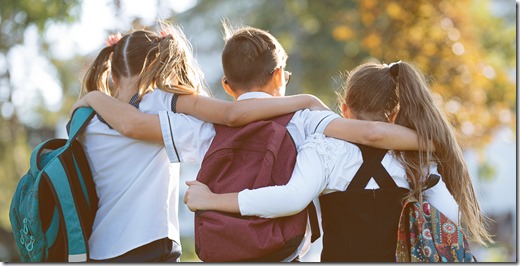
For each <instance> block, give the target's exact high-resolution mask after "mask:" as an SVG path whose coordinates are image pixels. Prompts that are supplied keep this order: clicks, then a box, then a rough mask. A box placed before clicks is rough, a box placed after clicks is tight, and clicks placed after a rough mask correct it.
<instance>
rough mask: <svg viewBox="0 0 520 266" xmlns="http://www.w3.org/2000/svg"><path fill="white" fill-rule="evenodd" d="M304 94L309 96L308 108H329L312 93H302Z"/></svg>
mask: <svg viewBox="0 0 520 266" xmlns="http://www.w3.org/2000/svg"><path fill="white" fill-rule="evenodd" d="M304 96H306V97H309V100H310V102H311V103H310V105H309V109H310V110H329V111H330V109H329V107H328V106H327V105H326V104H324V103H323V102H322V101H321V100H320V98H318V97H316V96H314V95H312V94H304Z"/></svg>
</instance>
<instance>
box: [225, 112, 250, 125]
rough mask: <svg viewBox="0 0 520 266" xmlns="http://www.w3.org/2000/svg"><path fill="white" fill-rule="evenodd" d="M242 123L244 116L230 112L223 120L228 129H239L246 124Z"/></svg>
mask: <svg viewBox="0 0 520 266" xmlns="http://www.w3.org/2000/svg"><path fill="white" fill-rule="evenodd" d="M244 121H245V119H244V115H238V114H236V113H233V112H231V113H230V114H228V115H227V116H226V118H225V125H226V126H228V127H239V126H243V125H245V124H246V123H245V122H244Z"/></svg>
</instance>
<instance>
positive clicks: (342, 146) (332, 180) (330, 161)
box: [238, 134, 459, 222]
mask: <svg viewBox="0 0 520 266" xmlns="http://www.w3.org/2000/svg"><path fill="white" fill-rule="evenodd" d="M392 154H393V153H392V152H391V151H389V152H388V153H387V154H386V155H385V157H384V158H383V160H382V162H381V164H382V165H383V167H384V168H385V169H386V170H387V171H388V173H389V174H390V176H391V177H392V178H393V180H394V181H395V183H396V184H397V186H398V187H403V188H408V189H409V188H410V186H409V184H408V182H407V181H406V179H405V177H406V174H405V170H404V168H403V166H402V165H401V163H399V161H397V160H396V159H395V157H394V156H393V155H392ZM362 163H363V157H362V155H361V151H360V150H359V148H358V147H357V146H356V145H354V144H351V143H349V142H346V141H343V140H338V139H333V138H328V137H326V136H325V135H323V134H314V135H312V136H311V137H309V138H308V139H307V140H306V141H305V143H304V144H303V145H302V146H300V149H299V151H298V157H297V159H296V166H295V167H294V172H293V174H292V177H291V180H290V181H289V183H287V184H286V185H285V186H272V187H265V188H259V189H253V190H247V189H246V190H243V191H241V192H240V193H239V194H238V204H239V208H240V214H242V215H253V216H260V217H264V218H274V217H280V216H287V215H292V214H295V213H298V212H299V211H301V210H302V209H303V208H305V207H306V206H307V205H308V204H309V202H310V201H312V200H313V199H314V198H316V197H318V196H320V195H324V194H328V193H332V192H336V191H345V190H346V189H347V187H348V185H349V184H350V181H352V178H353V177H354V175H355V174H356V173H357V171H358V170H359V167H360V166H361V164H362ZM430 173H431V174H439V173H438V171H437V166H436V165H432V166H431V167H430ZM439 176H440V175H439ZM377 188H379V187H378V185H377V183H376V182H375V181H374V179H371V180H370V181H369V182H368V184H367V186H366V189H377ZM424 197H425V199H427V200H428V201H429V202H430V204H432V205H433V206H434V207H435V208H437V209H438V210H439V211H440V212H442V213H443V214H444V215H446V216H447V217H448V218H450V219H451V220H452V221H454V222H458V221H459V219H458V218H459V208H458V204H457V202H456V201H455V199H454V198H453V196H452V195H451V194H450V192H449V191H448V188H447V187H446V184H445V183H444V182H443V181H442V177H441V180H439V183H437V185H435V186H434V187H432V188H430V189H428V190H426V191H425V192H424Z"/></svg>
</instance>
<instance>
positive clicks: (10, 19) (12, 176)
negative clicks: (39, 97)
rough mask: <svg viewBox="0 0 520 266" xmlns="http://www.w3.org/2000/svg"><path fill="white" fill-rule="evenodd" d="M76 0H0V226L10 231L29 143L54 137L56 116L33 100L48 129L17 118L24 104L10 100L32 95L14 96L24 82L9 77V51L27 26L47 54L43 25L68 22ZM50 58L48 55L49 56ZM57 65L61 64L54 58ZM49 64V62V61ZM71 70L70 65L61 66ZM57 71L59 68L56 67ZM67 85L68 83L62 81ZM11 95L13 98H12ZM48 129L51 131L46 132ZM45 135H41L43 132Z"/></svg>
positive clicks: (21, 40) (16, 45) (23, 36)
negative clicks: (34, 32)
mask: <svg viewBox="0 0 520 266" xmlns="http://www.w3.org/2000/svg"><path fill="white" fill-rule="evenodd" d="M78 4H79V0H71V1H57V0H42V1H32V0H6V1H1V2H0V110H1V112H0V114H1V115H0V172H1V173H2V177H1V178H0V226H1V227H3V228H6V229H8V230H10V223H9V217H8V214H9V206H10V203H11V198H12V195H13V193H14V190H15V188H16V185H17V183H18V180H19V178H20V177H21V176H22V175H23V174H25V171H27V169H28V165H29V164H28V162H29V156H30V152H31V149H32V148H33V147H34V146H33V145H31V144H30V138H33V140H32V142H35V143H37V142H39V141H40V140H41V139H45V138H49V137H53V136H54V132H53V131H54V130H53V129H54V124H55V123H56V118H57V115H56V114H53V113H51V112H49V111H47V110H46V109H45V108H44V107H43V106H42V101H36V102H35V105H34V106H31V107H30V108H34V110H38V112H36V111H35V113H39V114H41V115H40V116H39V117H37V120H43V121H39V123H38V124H40V125H48V127H47V128H50V130H43V131H36V130H34V129H32V128H31V127H28V126H27V125H24V124H23V123H21V121H20V116H19V114H18V111H19V108H22V107H23V108H28V107H27V106H22V107H20V106H16V105H15V104H14V103H13V100H14V99H13V98H15V97H22V98H24V97H32V95H31V96H29V95H20V93H18V96H14V95H15V94H16V91H17V90H19V89H20V88H21V87H23V86H24V84H20V83H17V82H14V81H13V79H12V73H13V66H14V65H15V63H14V62H12V61H10V60H12V58H13V55H12V51H14V50H15V49H19V48H20V47H21V46H22V45H23V44H24V43H25V41H26V38H27V35H26V34H27V29H28V28H30V27H32V28H36V31H37V32H38V36H37V40H36V41H37V44H38V48H39V49H41V53H42V54H44V55H45V56H47V57H50V55H49V54H48V53H47V49H46V48H47V47H48V45H47V44H46V43H45V40H44V38H42V35H43V33H44V32H45V30H46V28H47V27H48V26H49V24H50V23H52V22H66V23H71V22H72V21H74V20H75V19H76V18H77V17H78V14H79V12H78V11H79V8H78V7H79V5H78ZM49 59H51V58H49ZM54 63H56V67H60V66H59V65H58V64H57V63H58V61H54ZM51 67H52V64H51ZM62 68H63V69H64V70H65V69H66V71H62V72H63V73H65V72H67V71H68V73H72V72H71V70H73V68H72V69H71V68H70V67H69V68H67V67H62ZM58 71H59V70H58ZM58 76H59V78H62V81H67V80H69V81H70V80H71V77H70V75H68V77H67V75H58ZM61 85H63V86H68V85H69V84H67V83H64V84H61ZM13 96H14V97H13ZM49 131H50V132H49ZM42 134H44V135H42Z"/></svg>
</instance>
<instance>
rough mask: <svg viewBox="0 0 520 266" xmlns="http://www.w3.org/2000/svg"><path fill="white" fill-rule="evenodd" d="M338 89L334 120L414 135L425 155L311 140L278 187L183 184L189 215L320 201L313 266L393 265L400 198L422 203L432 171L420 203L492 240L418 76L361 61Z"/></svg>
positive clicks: (292, 208) (405, 67)
mask: <svg viewBox="0 0 520 266" xmlns="http://www.w3.org/2000/svg"><path fill="white" fill-rule="evenodd" d="M344 91H345V92H344V95H343V97H342V98H341V99H340V101H341V102H342V113H343V116H345V117H350V118H355V119H364V120H377V121H385V122H392V123H394V122H395V123H397V124H401V125H406V126H407V127H410V128H413V129H415V130H417V132H418V134H419V140H420V141H419V143H421V146H422V145H424V146H425V147H423V150H424V151H425V152H404V151H385V150H378V149H373V148H368V147H366V146H362V145H359V146H358V145H355V144H352V143H349V142H345V141H341V140H337V139H332V138H326V137H325V136H324V135H322V134H315V135H313V136H311V137H309V138H308V139H307V140H306V141H305V144H303V145H302V146H301V147H300V150H299V153H298V157H297V162H296V166H295V169H294V172H293V175H292V177H291V180H290V181H289V183H288V184H287V185H285V186H276V187H265V188H260V189H255V190H243V191H241V192H239V193H230V194H213V193H211V191H210V190H209V189H208V188H207V187H206V186H205V185H204V184H202V183H200V182H198V181H189V182H187V184H188V185H189V186H190V188H189V189H188V191H187V192H186V194H185V203H186V204H187V205H188V207H189V208H190V209H191V210H192V211H196V210H217V211H225V212H236V213H240V214H241V215H257V216H261V217H266V218H274V217H280V216H287V215H292V214H294V213H298V212H299V211H301V210H302V209H303V208H305V207H306V206H307V204H309V202H310V201H312V200H313V199H314V198H315V197H317V196H319V199H320V206H321V210H322V227H323V231H324V235H323V251H322V257H321V261H323V262H348V261H350V262H352V261H364V262H384V261H386V262H391V261H394V262H395V259H396V257H395V248H396V242H397V240H396V237H397V225H398V222H399V217H400V212H401V209H402V200H403V198H404V197H406V196H408V195H414V196H415V197H416V198H419V199H421V198H422V197H421V196H420V194H421V192H422V191H423V189H424V188H425V187H424V184H425V183H426V181H428V180H427V178H426V177H428V176H429V175H430V174H437V175H439V174H440V175H441V176H442V179H441V180H440V181H439V182H438V183H437V184H436V185H435V186H433V187H432V188H430V189H427V190H426V191H425V192H424V196H425V198H426V199H427V200H428V201H429V202H430V203H431V204H432V206H434V207H436V208H437V209H439V210H440V211H441V212H442V213H444V214H445V215H446V216H447V217H448V218H450V219H451V220H452V221H453V223H454V224H458V222H459V209H460V212H461V216H462V223H463V224H464V226H465V227H466V228H467V230H468V231H469V232H470V234H471V236H473V238H474V240H475V241H477V242H478V243H481V244H484V243H485V242H491V238H490V236H489V234H488V233H487V232H486V230H485V228H484V225H483V218H482V217H483V214H482V213H481V211H480V207H479V203H478V201H477V198H476V196H475V193H474V192H473V186H472V184H471V179H470V177H469V173H468V169H467V167H466V164H465V162H464V160H463V157H462V152H461V149H460V146H459V145H458V144H457V142H456V140H455V137H454V134H453V130H452V129H451V127H450V125H449V123H448V121H447V120H446V118H445V117H444V116H443V115H442V113H441V112H440V111H439V110H438V109H437V108H436V107H435V106H434V104H433V100H432V97H431V95H430V92H429V89H428V86H427V83H426V82H425V79H424V77H423V75H422V73H421V72H420V71H419V70H418V69H417V68H415V67H413V66H412V65H410V64H408V63H406V62H398V63H394V64H392V65H391V66H386V65H381V64H365V65H361V66H359V67H357V68H355V69H354V70H353V71H352V72H351V73H350V75H349V77H348V79H347V81H346V83H345V90H344ZM430 140H431V141H432V142H433V143H434V144H435V147H436V151H435V152H434V153H432V151H431V148H430V147H429V144H428V143H429V141H430ZM450 192H451V193H450ZM452 195H453V196H452Z"/></svg>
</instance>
